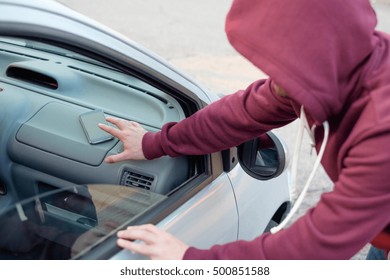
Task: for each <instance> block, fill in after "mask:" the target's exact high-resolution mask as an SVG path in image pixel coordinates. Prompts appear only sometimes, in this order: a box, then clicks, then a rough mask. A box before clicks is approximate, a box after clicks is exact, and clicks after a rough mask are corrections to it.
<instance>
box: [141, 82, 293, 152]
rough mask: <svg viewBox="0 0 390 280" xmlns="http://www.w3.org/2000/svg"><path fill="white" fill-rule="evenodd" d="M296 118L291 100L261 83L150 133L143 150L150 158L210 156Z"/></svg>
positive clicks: (146, 137) (267, 84) (269, 84)
mask: <svg viewBox="0 0 390 280" xmlns="http://www.w3.org/2000/svg"><path fill="white" fill-rule="evenodd" d="M294 119H296V114H295V112H294V110H293V106H292V104H291V100H290V99H289V98H285V97H280V96H278V95H276V94H275V93H274V92H273V91H272V89H271V80H270V79H268V80H259V81H256V82H254V83H253V84H251V85H250V86H249V87H248V88H247V89H246V90H242V91H238V92H236V93H234V94H232V95H227V96H225V97H224V98H222V99H220V100H218V101H216V102H214V103H212V104H210V105H208V106H206V107H205V108H204V109H202V110H200V111H198V112H196V113H195V114H194V115H192V116H190V117H189V118H187V119H185V120H183V121H181V122H178V123H174V122H171V123H167V124H165V125H164V126H163V127H162V129H161V131H159V132H156V133H152V132H148V133H147V134H146V135H145V136H144V138H143V140H142V148H143V151H144V154H145V157H146V158H147V159H153V158H157V157H160V156H163V155H169V156H172V157H174V156H180V155H201V154H207V153H212V152H216V151H220V150H224V149H227V148H230V147H233V146H237V145H239V144H241V143H243V142H245V141H246V140H249V139H251V138H254V137H256V136H259V135H261V134H263V133H264V132H267V131H269V130H271V129H273V128H277V127H281V126H283V125H286V124H288V123H290V122H291V121H293V120H294Z"/></svg>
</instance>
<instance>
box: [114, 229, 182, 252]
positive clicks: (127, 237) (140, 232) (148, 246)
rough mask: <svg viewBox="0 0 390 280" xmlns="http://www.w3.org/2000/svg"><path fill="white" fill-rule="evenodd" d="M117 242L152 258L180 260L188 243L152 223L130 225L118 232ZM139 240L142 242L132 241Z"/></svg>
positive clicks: (123, 246) (122, 246) (125, 247)
mask: <svg viewBox="0 0 390 280" xmlns="http://www.w3.org/2000/svg"><path fill="white" fill-rule="evenodd" d="M117 235H118V240H117V244H118V246H119V247H121V248H124V249H128V250H130V251H132V252H134V253H138V254H141V255H145V256H148V257H150V258H151V259H152V260H181V259H182V258H183V256H184V253H185V252H186V251H187V249H188V247H189V246H188V245H186V244H185V243H183V242H182V241H180V240H179V239H177V238H176V237H174V236H173V235H171V234H169V233H167V232H165V231H163V230H161V229H159V228H157V227H156V226H154V225H151V224H149V225H142V226H132V227H128V228H127V229H125V230H122V231H119V232H118V234H117ZM132 240H140V241H142V242H134V241H132Z"/></svg>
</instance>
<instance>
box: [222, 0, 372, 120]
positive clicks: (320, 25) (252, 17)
mask: <svg viewBox="0 0 390 280" xmlns="http://www.w3.org/2000/svg"><path fill="white" fill-rule="evenodd" d="M376 23H377V21H376V15H375V12H374V11H373V9H372V7H371V5H370V3H369V0H343V1H340V0H326V1H324V0H294V1H289V0H235V1H234V2H233V5H232V7H231V9H230V11H229V14H228V16H227V19H226V26H225V28H226V33H227V36H228V39H229V41H230V43H231V44H232V46H233V47H234V48H236V50H237V51H238V52H240V53H241V54H242V55H243V56H244V57H246V58H247V59H248V60H249V61H250V62H252V63H253V64H254V65H255V66H257V67H258V68H259V69H261V70H262V71H264V72H265V73H266V74H267V75H268V76H269V77H270V78H271V79H272V80H273V81H274V82H275V83H276V84H278V85H280V86H281V87H283V88H284V89H285V90H286V91H287V92H288V94H289V96H290V98H291V99H293V101H294V102H296V103H298V105H303V106H304V107H305V111H306V112H308V114H309V115H310V116H311V117H312V118H313V119H314V121H315V122H317V123H322V122H324V121H325V120H327V119H329V117H331V116H334V115H337V114H338V113H339V112H340V111H341V110H342V109H343V106H344V105H345V104H347V103H348V102H350V101H349V100H351V98H352V99H353V96H351V95H353V94H355V93H356V92H358V90H356V89H357V87H359V82H358V81H360V80H361V76H362V75H364V74H365V73H366V72H367V71H366V68H367V65H368V64H369V63H367V62H368V61H369V60H370V56H371V54H372V53H373V50H374V48H375V45H376V44H377V42H378V38H377V36H376V32H375V30H374V29H375V26H376Z"/></svg>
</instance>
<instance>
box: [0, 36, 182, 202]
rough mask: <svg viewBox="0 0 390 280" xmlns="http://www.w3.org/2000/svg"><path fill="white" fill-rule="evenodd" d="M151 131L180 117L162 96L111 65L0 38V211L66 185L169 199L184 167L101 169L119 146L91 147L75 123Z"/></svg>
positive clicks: (172, 162)
mask: <svg viewBox="0 0 390 280" xmlns="http://www.w3.org/2000/svg"><path fill="white" fill-rule="evenodd" d="M96 109H98V110H102V111H103V112H104V113H105V115H106V116H114V117H118V118H123V119H127V120H132V121H137V122H139V123H141V125H143V126H144V127H145V129H147V130H149V131H158V130H159V129H161V127H162V125H163V124H164V123H166V122H171V121H180V120H181V119H183V118H185V114H184V112H183V110H182V108H181V106H180V104H179V103H178V101H176V100H175V99H174V98H172V97H171V96H170V95H168V94H166V93H165V92H163V91H161V90H159V89H157V88H155V87H153V86H151V85H149V84H147V83H145V82H143V81H142V80H140V79H137V78H136V77H133V76H130V75H128V74H125V73H123V72H121V71H119V70H117V69H115V68H113V67H111V66H109V65H106V64H104V63H101V62H99V61H96V60H93V59H91V58H89V57H85V56H82V55H79V54H77V53H73V52H71V51H68V50H65V49H62V48H59V47H57V46H51V45H47V44H44V43H41V42H35V41H27V40H19V39H11V38H0V131H1V134H0V154H1V157H0V163H1V165H0V182H1V186H0V193H2V195H0V208H1V207H2V206H3V205H4V203H3V204H2V203H1V201H2V200H6V197H7V194H8V195H11V196H13V198H16V197H18V199H20V198H27V197H31V196H33V195H36V194H39V193H42V192H47V191H51V190H54V189H57V188H61V187H65V186H68V185H69V184H115V185H124V186H130V187H135V188H142V189H145V190H150V191H151V192H155V193H158V194H167V193H168V192H169V191H171V190H172V189H174V188H175V187H177V186H178V185H180V184H181V183H182V182H183V181H185V180H186V179H188V176H189V163H188V159H187V158H184V157H178V158H169V157H162V158H159V159H156V160H152V161H124V162H120V163H115V164H107V163H105V162H104V158H105V157H106V156H108V155H110V154H115V153H119V152H121V151H122V149H123V146H122V144H121V142H120V141H118V139H116V138H114V139H112V140H109V141H106V142H102V143H98V144H90V143H89V142H88V140H87V138H86V135H85V133H84V131H83V128H82V126H81V124H80V121H79V116H80V115H81V114H84V113H86V112H90V111H92V110H96Z"/></svg>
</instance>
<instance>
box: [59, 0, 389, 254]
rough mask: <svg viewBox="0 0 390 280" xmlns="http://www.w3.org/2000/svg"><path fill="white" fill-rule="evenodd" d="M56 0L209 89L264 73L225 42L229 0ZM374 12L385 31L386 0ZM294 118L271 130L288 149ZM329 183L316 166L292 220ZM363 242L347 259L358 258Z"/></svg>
mask: <svg viewBox="0 0 390 280" xmlns="http://www.w3.org/2000/svg"><path fill="white" fill-rule="evenodd" d="M60 2H62V3H64V4H65V5H67V6H69V7H71V8H73V9H74V10H76V11H79V12H81V13H83V14H85V15H87V16H89V17H91V18H93V19H95V20H97V21H99V22H101V23H103V24H105V25H107V26H109V27H111V28H112V29H114V30H116V31H118V32H120V33H122V34H123V35H125V36H126V37H128V38H130V39H131V40H133V41H136V42H137V43H139V44H141V45H143V46H145V47H146V48H148V49H150V50H152V51H153V52H155V53H156V54H158V55H160V56H161V57H163V58H165V59H166V60H167V61H169V62H170V63H171V64H173V65H175V66H176V67H178V68H179V69H181V70H182V71H183V72H185V73H187V74H189V75H190V76H192V77H193V78H194V79H195V80H197V81H199V82H200V83H202V84H203V85H204V86H206V87H207V88H209V89H210V90H212V91H214V92H217V93H220V94H230V93H234V92H235V91H237V90H239V89H243V88H245V87H246V86H247V85H249V84H250V83H251V82H253V81H255V80H257V79H259V78H262V77H265V75H264V73H262V72H261V71H260V70H258V69H257V68H255V67H254V66H253V65H252V64H251V63H250V62H248V61H247V60H245V59H244V58H243V57H241V56H240V55H239V54H238V53H237V52H236V51H235V50H234V49H233V48H232V47H231V46H230V44H229V43H228V41H227V39H226V36H225V32H224V22H225V16H226V14H227V12H228V10H229V8H230V5H231V2H232V1H231V0H218V1H208V0H197V1H192V0H164V1H153V0H131V1H123V0H110V1H104V0H83V1H79V0H60ZM372 2H373V5H374V9H375V10H376V12H377V15H378V19H379V22H378V29H379V30H384V31H390V16H389V15H390V0H381V1H379V0H377V1H372ZM297 127H298V125H297V122H294V123H292V124H290V125H288V126H286V127H284V128H282V129H278V130H276V132H277V133H278V134H279V135H280V136H281V137H282V138H283V139H284V140H285V141H286V143H287V145H288V147H289V150H290V151H291V153H292V151H293V149H294V144H295V134H296V131H297ZM310 150H311V149H310V145H309V142H308V139H307V138H304V142H303V145H302V149H301V152H300V155H301V156H300V160H299V176H298V180H297V192H299V191H300V188H302V187H303V185H304V184H305V182H306V179H307V177H308V176H309V174H310V171H311V168H312V166H313V163H314V161H315V158H316V156H315V153H314V152H312V153H311V151H310ZM331 189H332V183H331V181H330V180H329V178H328V176H327V175H326V174H325V172H324V170H323V169H322V168H320V169H319V170H318V171H317V173H316V175H315V177H314V179H313V182H312V184H311V188H310V189H309V191H308V193H307V196H306V198H305V200H304V202H303V205H302V207H301V208H300V209H299V211H298V213H297V214H296V215H295V216H294V219H293V220H296V219H297V218H299V217H300V216H301V215H303V214H304V213H305V212H306V211H307V209H309V208H311V207H312V206H313V205H315V204H316V203H317V201H318V200H319V198H320V196H321V194H322V193H324V192H328V191H330V190H331ZM367 249H368V246H366V247H365V248H363V249H362V250H361V251H360V252H359V253H358V254H356V255H355V256H354V257H353V259H364V258H365V256H366V254H367Z"/></svg>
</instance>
